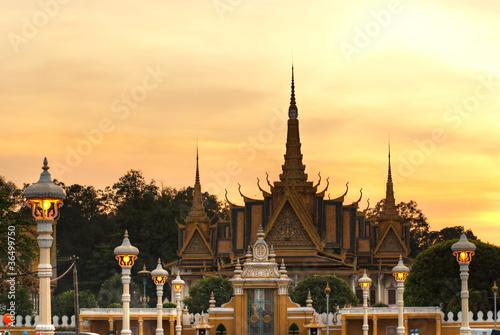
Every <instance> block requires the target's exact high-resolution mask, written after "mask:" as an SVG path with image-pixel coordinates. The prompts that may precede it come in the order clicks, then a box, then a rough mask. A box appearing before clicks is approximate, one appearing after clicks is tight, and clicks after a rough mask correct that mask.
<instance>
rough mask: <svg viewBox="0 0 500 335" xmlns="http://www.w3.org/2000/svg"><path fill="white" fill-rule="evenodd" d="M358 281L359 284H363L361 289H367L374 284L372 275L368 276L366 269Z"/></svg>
mask: <svg viewBox="0 0 500 335" xmlns="http://www.w3.org/2000/svg"><path fill="white" fill-rule="evenodd" d="M358 282H359V286H361V289H362V290H363V291H367V290H369V289H370V285H371V284H372V280H371V279H370V277H368V276H367V275H366V269H365V271H364V273H363V277H361V279H360V280H358Z"/></svg>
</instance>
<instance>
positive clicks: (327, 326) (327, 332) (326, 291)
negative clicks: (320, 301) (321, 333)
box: [325, 283, 332, 335]
mask: <svg viewBox="0 0 500 335" xmlns="http://www.w3.org/2000/svg"><path fill="white" fill-rule="evenodd" d="M331 291H332V290H331V289H330V286H328V283H326V288H325V294H326V335H330V332H329V330H330V327H329V325H330V316H329V315H328V300H329V298H330V292H331Z"/></svg>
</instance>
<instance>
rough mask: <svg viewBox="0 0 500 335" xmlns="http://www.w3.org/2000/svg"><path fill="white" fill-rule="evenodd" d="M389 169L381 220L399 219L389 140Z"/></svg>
mask: <svg viewBox="0 0 500 335" xmlns="http://www.w3.org/2000/svg"><path fill="white" fill-rule="evenodd" d="M388 151H389V155H388V161H389V164H388V165H389V167H388V171H387V187H386V191H385V204H384V208H383V209H382V213H381V218H385V219H396V218H398V211H397V210H396V200H395V199H394V184H393V183H392V172H391V142H390V139H389V148H388Z"/></svg>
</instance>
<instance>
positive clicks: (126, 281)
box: [121, 268, 132, 335]
mask: <svg viewBox="0 0 500 335" xmlns="http://www.w3.org/2000/svg"><path fill="white" fill-rule="evenodd" d="M122 283H123V295H122V302H123V326H122V332H121V333H122V335H128V334H132V331H131V330H130V268H122Z"/></svg>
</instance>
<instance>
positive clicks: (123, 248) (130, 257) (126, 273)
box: [115, 230, 139, 335]
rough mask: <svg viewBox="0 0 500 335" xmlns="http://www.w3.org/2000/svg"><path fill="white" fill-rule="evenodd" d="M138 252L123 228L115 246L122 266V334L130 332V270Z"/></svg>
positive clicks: (117, 257)
mask: <svg viewBox="0 0 500 335" xmlns="http://www.w3.org/2000/svg"><path fill="white" fill-rule="evenodd" d="M138 254H139V249H137V248H136V247H134V246H133V245H131V244H130V240H129V239H128V232H127V231H126V230H125V236H124V237H123V242H122V245H120V246H119V247H116V248H115V255H116V259H117V260H118V264H120V266H121V268H122V283H123V295H122V302H123V327H122V334H123V335H127V334H132V331H131V330H130V314H129V313H130V290H129V288H130V272H131V271H130V270H131V268H132V266H133V265H134V260H135V259H136V258H137V255H138Z"/></svg>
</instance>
